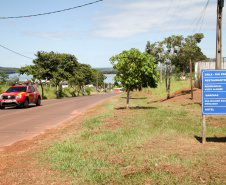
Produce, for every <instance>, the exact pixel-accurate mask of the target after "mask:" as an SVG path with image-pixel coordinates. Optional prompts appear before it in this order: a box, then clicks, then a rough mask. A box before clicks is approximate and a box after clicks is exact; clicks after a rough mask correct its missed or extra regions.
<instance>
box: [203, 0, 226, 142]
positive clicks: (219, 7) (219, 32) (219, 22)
mask: <svg viewBox="0 0 226 185" xmlns="http://www.w3.org/2000/svg"><path fill="white" fill-rule="evenodd" d="M223 7H224V0H218V2H217V29H216V32H217V34H216V35H217V38H216V69H222V13H223ZM202 143H203V144H205V143H206V115H205V114H204V115H202Z"/></svg>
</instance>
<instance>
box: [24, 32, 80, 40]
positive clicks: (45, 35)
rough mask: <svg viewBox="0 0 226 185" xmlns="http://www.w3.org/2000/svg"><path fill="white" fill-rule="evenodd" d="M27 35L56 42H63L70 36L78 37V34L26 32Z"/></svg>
mask: <svg viewBox="0 0 226 185" xmlns="http://www.w3.org/2000/svg"><path fill="white" fill-rule="evenodd" d="M25 34H26V35H30V36H35V37H40V38H45V39H49V40H55V41H62V40H64V39H65V38H66V37H69V36H70V37H71V36H78V34H77V33H76V32H26V33H25Z"/></svg>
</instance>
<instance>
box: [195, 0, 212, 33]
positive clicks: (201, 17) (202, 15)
mask: <svg viewBox="0 0 226 185" xmlns="http://www.w3.org/2000/svg"><path fill="white" fill-rule="evenodd" d="M208 5H209V0H207V3H206V6H205V7H204V9H203V10H202V12H201V16H200V18H199V19H198V21H197V24H196V26H195V28H194V30H193V32H192V34H193V33H194V32H195V30H196V28H197V26H198V25H199V23H200V21H201V26H200V29H201V27H202V24H203V20H204V17H205V14H206V9H207V7H208ZM200 29H199V31H200Z"/></svg>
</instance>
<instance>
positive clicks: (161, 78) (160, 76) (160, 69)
mask: <svg viewBox="0 0 226 185" xmlns="http://www.w3.org/2000/svg"><path fill="white" fill-rule="evenodd" d="M160 82H161V83H162V63H161V62H160Z"/></svg>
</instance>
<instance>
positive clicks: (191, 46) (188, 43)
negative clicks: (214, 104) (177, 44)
mask: <svg viewBox="0 0 226 185" xmlns="http://www.w3.org/2000/svg"><path fill="white" fill-rule="evenodd" d="M203 38H204V35H203V34H202V33H196V34H194V35H192V36H188V37H187V38H185V42H183V43H182V47H181V52H180V53H182V54H183V55H184V56H185V57H184V60H185V61H187V63H190V82H191V99H193V84H192V61H193V62H194V60H195V58H196V57H197V55H198V54H199V53H200V48H199V47H198V46H197V44H198V43H200V42H201V40H202V39H203Z"/></svg>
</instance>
